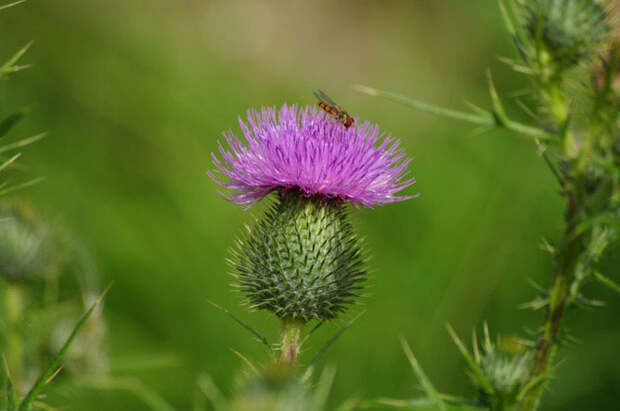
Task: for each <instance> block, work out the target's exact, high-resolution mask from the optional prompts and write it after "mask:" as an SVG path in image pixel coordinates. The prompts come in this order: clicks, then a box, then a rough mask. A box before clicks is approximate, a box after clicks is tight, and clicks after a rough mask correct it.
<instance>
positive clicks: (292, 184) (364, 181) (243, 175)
mask: <svg viewBox="0 0 620 411" xmlns="http://www.w3.org/2000/svg"><path fill="white" fill-rule="evenodd" d="M239 124H240V126H241V130H242V131H243V134H244V137H245V140H246V143H247V145H246V144H244V143H243V142H242V141H241V140H240V139H239V138H238V137H237V136H235V135H234V134H233V132H232V131H231V130H229V131H228V133H224V138H225V140H226V143H227V144H228V146H229V147H230V149H229V150H227V149H225V148H224V146H222V144H221V143H220V142H218V146H219V152H220V155H221V157H222V159H223V161H221V160H220V159H219V158H218V157H217V156H216V155H215V153H212V157H213V162H214V164H215V170H213V171H209V172H208V173H207V174H208V175H209V176H210V177H211V178H212V179H213V180H214V181H215V182H216V183H217V184H219V185H220V186H222V187H224V188H226V189H227V190H228V192H227V193H221V194H223V195H224V197H225V198H227V199H228V200H229V201H231V202H233V203H235V204H245V205H247V206H248V207H250V206H252V205H254V204H255V203H256V202H257V201H259V200H260V199H261V198H263V197H265V196H266V195H267V194H269V193H270V192H272V191H274V190H277V189H279V188H282V189H285V190H288V189H299V190H301V192H303V193H304V194H306V195H308V196H314V195H322V196H326V197H329V198H336V199H340V200H343V201H348V202H350V203H352V204H353V205H356V206H357V205H364V206H367V207H372V206H374V205H377V204H387V203H393V202H396V201H403V200H407V199H410V198H413V197H416V196H396V193H398V192H399V191H400V190H402V189H404V188H406V187H409V186H410V185H412V184H413V183H414V182H415V179H414V178H408V179H405V177H406V176H407V174H408V171H407V165H408V164H409V163H410V162H411V159H409V158H405V155H404V152H403V149H402V148H401V147H400V146H399V140H396V139H393V138H392V137H391V136H390V135H387V136H385V134H383V133H380V132H379V127H378V126H376V125H372V124H370V123H368V122H366V121H364V122H363V123H361V124H360V123H359V122H357V124H356V125H354V126H353V127H350V128H348V129H347V128H345V127H344V126H343V125H342V124H340V123H338V122H336V121H335V120H334V119H333V118H331V117H330V116H328V115H326V114H325V113H323V112H318V111H317V110H316V109H314V108H312V107H305V108H303V109H299V110H298V108H297V105H293V106H287V105H284V106H282V108H281V109H280V110H279V113H276V108H275V107H263V108H262V109H261V111H260V112H258V111H257V110H249V111H248V118H247V123H245V122H244V121H243V120H242V119H241V117H239ZM214 172H215V173H219V174H221V175H224V176H227V177H228V182H224V181H222V180H221V179H219V178H218V177H216V176H215V174H214Z"/></svg>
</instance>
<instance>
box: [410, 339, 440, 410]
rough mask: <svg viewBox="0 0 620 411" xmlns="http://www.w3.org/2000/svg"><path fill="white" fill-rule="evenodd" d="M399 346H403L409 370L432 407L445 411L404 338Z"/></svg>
mask: <svg viewBox="0 0 620 411" xmlns="http://www.w3.org/2000/svg"><path fill="white" fill-rule="evenodd" d="M401 344H402V346H403V351H405V355H406V356H407V359H408V360H409V364H411V369H412V370H413V372H414V374H415V375H416V377H417V379H418V381H420V384H421V385H422V389H423V390H424V393H425V394H426V396H427V397H428V399H429V400H430V401H431V402H432V404H433V405H436V406H437V408H439V409H440V410H442V411H443V410H445V409H446V405H445V404H444V403H443V401H442V400H441V399H440V398H439V395H438V394H437V391H436V390H435V387H434V386H433V384H432V383H431V381H430V379H429V378H428V377H427V376H426V373H425V372H424V370H423V369H422V367H421V366H420V363H418V360H417V359H416V358H415V356H414V355H413V352H412V351H411V348H410V347H409V344H407V341H405V339H404V338H403V339H401Z"/></svg>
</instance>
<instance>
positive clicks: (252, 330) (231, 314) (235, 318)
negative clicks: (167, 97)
mask: <svg viewBox="0 0 620 411" xmlns="http://www.w3.org/2000/svg"><path fill="white" fill-rule="evenodd" d="M207 302H208V303H209V304H211V305H212V306H213V307H215V308H217V309H218V310H220V311H221V312H223V313H224V314H227V315H228V316H230V318H232V319H233V320H235V321H236V322H237V324H239V325H240V326H242V327H243V328H245V329H246V330H248V331H249V332H251V333H252V334H254V336H255V337H256V338H258V340H259V341H260V342H262V343H263V344H264V345H266V346H267V348H269V351H273V348H272V347H271V344H269V341H267V338H265V337H264V336H263V335H262V334H261V333H260V332H258V331H257V330H256V329H254V328H252V327H251V326H250V325H249V324H247V323H246V322H244V321H242V320H241V319H239V318H237V316H235V315H234V314H233V313H231V312H230V311H228V310H227V309H225V308H224V307H220V306H219V305H217V304H215V303H214V302H212V301H209V300H207Z"/></svg>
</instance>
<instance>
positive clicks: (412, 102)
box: [352, 85, 557, 140]
mask: <svg viewBox="0 0 620 411" xmlns="http://www.w3.org/2000/svg"><path fill="white" fill-rule="evenodd" d="M352 87H353V89H354V90H357V91H359V92H361V93H365V94H368V95H370V96H380V97H384V98H387V99H388V100H392V101H395V102H397V103H401V104H404V105H407V106H410V107H413V108H416V109H418V110H422V111H426V112H429V113H433V114H436V115H439V116H443V117H449V118H453V119H455V120H463V121H467V122H470V123H473V124H478V125H481V126H483V127H486V128H494V127H495V128H505V129H507V130H511V131H513V132H516V133H518V134H521V135H523V136H525V137H530V138H537V139H540V140H556V139H557V136H556V135H554V134H551V133H549V132H547V131H545V130H542V129H539V128H537V127H531V126H527V125H525V124H521V123H518V122H516V121H513V120H510V119H509V118H508V117H506V115H505V114H504V113H503V109H501V110H499V109H500V108H501V105H500V103H499V97H498V96H497V93H496V92H495V89H494V87H493V88H492V93H491V97H492V99H493V102H494V105H495V111H494V112H493V113H489V112H486V114H482V113H480V110H476V112H477V113H478V114H475V113H467V112H463V111H457V110H451V109H447V108H443V107H439V106H435V105H432V104H428V103H425V102H423V101H420V100H416V99H412V98H409V97H405V96H402V95H400V94H395V93H390V92H388V91H383V90H377V89H374V88H371V87H367V86H362V85H353V86H352Z"/></svg>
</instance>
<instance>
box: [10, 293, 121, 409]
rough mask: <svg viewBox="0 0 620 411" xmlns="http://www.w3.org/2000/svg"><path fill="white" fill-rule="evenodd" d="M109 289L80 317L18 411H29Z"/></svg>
mask: <svg viewBox="0 0 620 411" xmlns="http://www.w3.org/2000/svg"><path fill="white" fill-rule="evenodd" d="M110 287H112V284H110V285H109V286H108V287H107V288H106V289H105V290H104V291H103V293H101V295H100V296H99V297H98V298H97V299H96V300H95V302H94V303H93V304H92V305H91V306H90V308H89V309H88V311H86V312H85V313H84V315H82V318H80V320H79V321H78V323H77V324H76V325H75V327H74V328H73V331H72V332H71V334H70V335H69V337H68V338H67V341H65V343H64V345H63V346H62V348H61V349H60V351H59V352H58V354H57V355H56V357H55V358H54V359H53V360H52V362H51V364H50V365H49V366H48V367H47V369H46V370H45V371H44V372H43V373H42V374H41V375H40V376H39V378H38V379H37V380H36V382H35V383H34V385H33V386H32V388H31V389H30V391H28V394H26V396H25V397H24V399H23V401H22V402H21V404H20V405H19V408H18V410H19V411H29V410H30V409H31V408H32V405H33V402H34V401H35V400H36V398H37V395H38V394H39V392H40V391H41V389H43V387H44V386H45V384H46V383H47V381H48V380H49V379H50V377H51V376H52V374H54V372H55V371H56V370H57V369H58V367H59V366H60V362H61V361H62V359H63V358H64V357H65V355H66V354H67V351H69V347H70V346H71V343H72V342H73V340H74V339H75V337H76V336H77V334H78V333H79V332H80V330H81V329H82V327H83V326H84V324H85V323H86V321H87V320H88V319H89V318H90V316H91V314H92V313H93V311H95V308H97V306H98V305H99V303H100V302H101V300H103V297H105V295H106V293H107V292H108V291H109V290H110Z"/></svg>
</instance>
